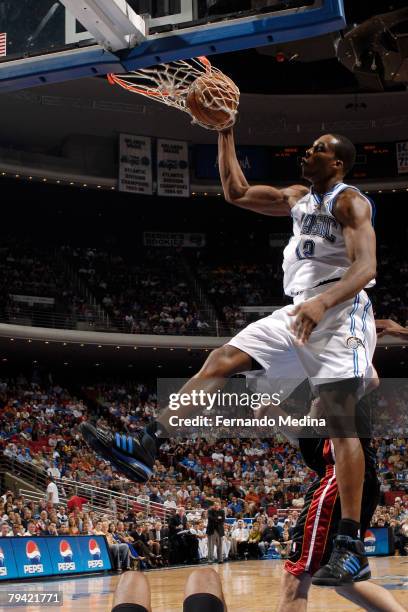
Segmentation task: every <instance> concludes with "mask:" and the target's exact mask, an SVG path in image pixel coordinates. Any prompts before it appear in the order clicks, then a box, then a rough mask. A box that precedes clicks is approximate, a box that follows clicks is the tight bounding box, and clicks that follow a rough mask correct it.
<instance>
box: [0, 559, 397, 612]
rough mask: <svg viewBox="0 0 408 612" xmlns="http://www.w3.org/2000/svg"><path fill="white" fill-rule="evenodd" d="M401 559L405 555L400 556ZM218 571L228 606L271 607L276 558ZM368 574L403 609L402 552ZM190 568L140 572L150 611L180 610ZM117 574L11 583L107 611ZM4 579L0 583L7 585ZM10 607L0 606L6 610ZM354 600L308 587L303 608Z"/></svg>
mask: <svg viewBox="0 0 408 612" xmlns="http://www.w3.org/2000/svg"><path fill="white" fill-rule="evenodd" d="M405 559H406V560H405ZM212 567H214V569H215V570H216V571H217V572H219V574H220V576H221V579H222V582H223V586H224V592H225V596H226V602H227V605H228V610H229V612H273V611H274V610H275V609H276V606H277V602H278V598H279V582H280V576H281V573H282V562H281V561H246V562H238V563H226V564H224V565H213V566H212ZM371 568H372V573H373V580H375V582H376V583H377V584H381V585H382V586H384V587H385V588H387V589H390V590H391V591H392V593H393V595H394V596H395V597H396V599H398V601H399V602H400V603H401V604H402V605H403V606H404V607H405V608H406V609H407V610H408V557H405V558H404V557H388V558H378V559H372V560H371ZM191 571H192V569H191V568H177V569H167V570H156V571H152V572H146V576H147V577H148V580H149V582H150V585H151V590H152V604H153V612H181V610H182V605H181V604H182V593H183V585H184V582H185V580H186V578H187V576H188V575H189V573H190V572H191ZM118 580H119V577H118V576H101V577H94V578H71V579H65V580H60V581H58V582H56V581H49V582H44V583H36V584H35V585H34V584H33V583H31V584H25V585H23V584H21V583H20V584H18V585H17V584H14V585H13V588H15V589H18V590H22V589H23V587H24V588H25V589H26V590H27V592H29V591H30V590H33V589H35V590H39V589H40V588H44V589H48V590H50V589H53V590H56V589H60V590H62V591H63V594H64V604H63V606H62V607H47V608H44V607H42V612H46V611H49V612H58V611H64V612H65V611H66V612H68V611H69V612H71V611H75V612H110V610H111V603H112V594H113V591H114V589H115V586H116V584H117V582H118ZM9 588H10V585H4V584H2V585H0V590H1V591H7V590H8V589H9ZM12 609H16V608H12V607H9V606H7V607H3V606H1V610H2V611H3V610H4V611H9V610H12ZM359 609H360V608H358V607H357V606H355V605H353V604H352V603H350V602H348V601H346V600H343V599H342V598H341V597H339V596H338V595H336V593H334V591H333V590H331V589H326V588H318V587H312V590H311V592H310V599H309V608H308V610H325V611H326V612H328V611H332V610H334V611H336V612H351V611H353V610H359ZM19 610H22V611H23V610H25V611H26V612H39V611H40V607H24V608H21V607H20V608H19Z"/></svg>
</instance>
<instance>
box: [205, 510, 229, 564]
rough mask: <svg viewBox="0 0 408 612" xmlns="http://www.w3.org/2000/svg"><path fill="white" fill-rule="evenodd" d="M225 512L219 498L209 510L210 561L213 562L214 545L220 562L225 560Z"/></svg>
mask: <svg viewBox="0 0 408 612" xmlns="http://www.w3.org/2000/svg"><path fill="white" fill-rule="evenodd" d="M224 523H225V512H224V510H222V509H221V504H220V502H219V501H218V500H217V501H216V502H215V503H214V505H213V507H212V508H210V509H209V511H208V524H207V535H208V561H209V562H210V563H212V562H213V559H214V547H215V548H216V549H217V560H218V563H222V562H223V538H224Z"/></svg>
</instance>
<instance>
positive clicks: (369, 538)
mask: <svg viewBox="0 0 408 612" xmlns="http://www.w3.org/2000/svg"><path fill="white" fill-rule="evenodd" d="M376 542H377V538H376V537H375V534H374V532H373V531H370V530H368V531H366V532H365V536H364V546H365V549H366V552H368V553H369V552H375V545H376Z"/></svg>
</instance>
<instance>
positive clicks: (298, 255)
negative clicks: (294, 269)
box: [296, 246, 306, 261]
mask: <svg viewBox="0 0 408 612" xmlns="http://www.w3.org/2000/svg"><path fill="white" fill-rule="evenodd" d="M296 257H297V258H298V259H299V261H303V259H306V257H302V254H301V252H300V249H299V247H298V246H297V247H296Z"/></svg>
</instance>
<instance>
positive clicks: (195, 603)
mask: <svg viewBox="0 0 408 612" xmlns="http://www.w3.org/2000/svg"><path fill="white" fill-rule="evenodd" d="M183 612H227V606H226V604H225V599H224V593H223V591H222V584H221V579H220V577H219V575H218V574H217V572H215V571H214V570H212V569H210V568H203V569H199V570H195V571H194V572H192V573H191V574H190V576H189V577H188V579H187V582H186V586H185V589H184V605H183Z"/></svg>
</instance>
